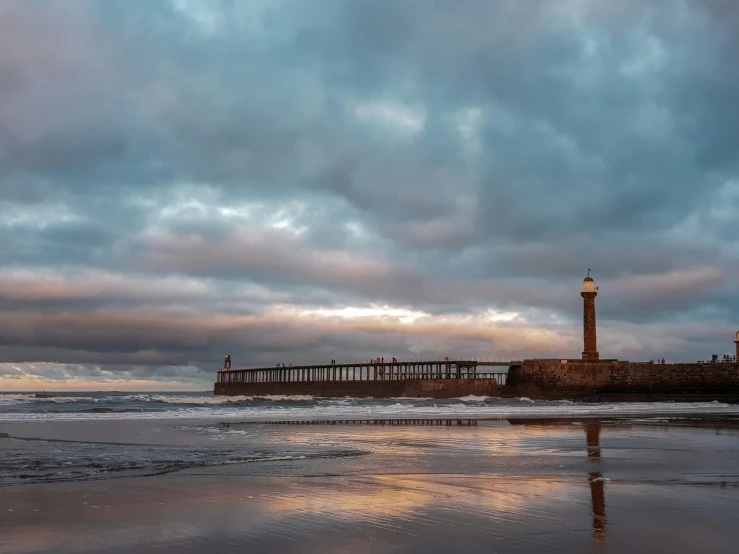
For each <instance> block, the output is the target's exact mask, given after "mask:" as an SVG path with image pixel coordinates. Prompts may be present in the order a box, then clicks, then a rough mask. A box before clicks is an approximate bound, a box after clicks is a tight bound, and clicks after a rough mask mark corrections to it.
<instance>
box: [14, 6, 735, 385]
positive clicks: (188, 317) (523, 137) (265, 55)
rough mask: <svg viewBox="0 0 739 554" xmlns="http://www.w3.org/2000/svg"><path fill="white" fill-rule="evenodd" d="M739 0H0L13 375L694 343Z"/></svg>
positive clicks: (179, 380) (705, 314) (725, 317)
mask: <svg viewBox="0 0 739 554" xmlns="http://www.w3.org/2000/svg"><path fill="white" fill-rule="evenodd" d="M737 37H739V9H738V8H737V7H736V5H735V3H734V2H728V1H716V2H679V1H671V0H666V1H656V0H654V1H647V2H643V1H642V2H636V1H631V0H625V1H623V2H613V1H610V0H609V1H605V0H603V1H601V0H595V1H592V2H582V1H579V0H563V1H557V2H554V1H551V2H550V1H543V0H532V1H527V2H510V1H489V0H485V1H482V0H469V1H462V2H458V1H457V2H452V1H441V2H411V1H405V0H375V1H372V2H365V1H356V2H355V1H351V0H347V1H346V2H335V1H333V0H326V1H324V0H313V1H311V2H303V1H298V0H280V1H274V0H269V1H267V0H253V1H245V2H232V1H227V0H223V1H218V0H168V1H167V0H147V1H146V2H135V1H126V0H110V1H106V2H98V1H92V0H57V1H55V0H39V1H33V2H30V1H26V0H5V1H4V2H2V3H1V4H0V254H1V255H2V256H1V257H0V304H1V305H2V316H3V317H2V318H0V389H2V390H21V389H28V390H31V389H33V390H38V389H43V388H46V389H49V390H51V389H55V388H67V389H68V390H69V389H71V388H73V389H77V390H79V389H90V388H91V389H99V388H106V389H117V390H120V389H126V388H142V389H143V388H146V389H180V388H193V389H205V388H207V387H208V386H209V385H210V383H211V382H212V381H213V379H214V372H215V370H217V369H218V368H219V367H220V365H221V363H222V359H223V356H224V354H225V353H230V354H231V356H232V358H233V360H234V365H235V366H247V365H256V364H265V365H274V364H276V363H298V362H301V363H303V362H304V363H308V362H327V361H328V360H330V359H337V360H339V361H347V362H349V361H354V360H365V359H370V358H373V357H378V356H385V357H392V356H396V357H404V358H410V357H423V358H430V357H436V356H439V357H444V356H486V357H491V356H492V357H501V358H506V357H548V356H552V357H576V356H579V354H580V351H581V350H582V343H581V334H582V329H581V326H582V319H581V311H580V310H581V302H582V300H581V298H580V296H579V288H580V284H581V282H582V278H583V277H584V276H585V274H586V271H587V268H592V269H593V275H594V277H595V279H596V281H597V283H598V285H599V287H600V294H599V296H598V300H597V309H598V324H599V345H598V346H599V350H600V352H601V356H602V357H604V358H622V359H634V360H643V359H647V360H648V359H653V358H656V357H658V356H660V357H665V358H667V359H668V360H678V359H690V360H693V359H706V358H709V357H710V355H711V354H713V353H717V354H723V353H725V352H731V351H732V349H733V344H732V343H731V341H732V340H733V333H734V331H736V329H737V328H739V296H738V295H737V292H736V291H737V290H739V286H738V285H739V283H737V275H738V274H739V272H737V266H738V265H739V263H738V262H739V248H738V247H737V244H739V243H738V242H737V234H739V226H737V224H736V221H737V214H738V213H739V167H738V166H739V156H737V146H739V131H738V130H739V105H738V104H737V102H736V98H739V72H737V71H736V68H735V62H736V55H737V52H739V38H737Z"/></svg>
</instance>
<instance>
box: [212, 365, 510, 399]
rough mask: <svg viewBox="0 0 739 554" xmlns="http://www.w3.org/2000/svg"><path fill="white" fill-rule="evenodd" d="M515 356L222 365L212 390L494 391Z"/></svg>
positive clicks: (430, 393) (458, 393) (446, 393)
mask: <svg viewBox="0 0 739 554" xmlns="http://www.w3.org/2000/svg"><path fill="white" fill-rule="evenodd" d="M517 364H520V361H506V362H480V361H471V360H424V361H417V360H414V361H390V362H384V361H383V362H369V363H368V362H364V363H353V364H327V365H300V366H287V367H285V366H275V367H257V368H249V369H233V370H231V369H224V370H221V371H219V372H218V378H217V381H216V384H215V394H217V395H232V396H233V395H253V396H261V395H268V394H284V395H311V396H356V397H375V398H383V397H396V396H398V397H399V396H409V397H431V398H450V397H457V396H467V395H481V396H495V395H497V394H498V387H501V386H504V385H505V382H506V376H507V373H506V372H501V371H490V370H491V369H495V368H496V366H504V367H506V368H508V367H511V366H515V365H517Z"/></svg>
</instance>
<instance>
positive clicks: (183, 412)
mask: <svg viewBox="0 0 739 554" xmlns="http://www.w3.org/2000/svg"><path fill="white" fill-rule="evenodd" d="M195 398H198V397H195ZM231 398H232V399H233V398H236V397H231ZM159 405H160V406H161V405H165V406H167V408H166V409H162V410H149V411H147V410H144V409H134V408H132V407H130V406H127V407H124V406H121V407H120V408H121V409H118V410H115V411H113V412H107V413H84V412H82V411H81V410H75V411H57V412H53V413H52V412H47V411H35V412H5V413H3V412H0V422H11V421H40V420H62V421H67V420H91V419H202V420H213V419H215V420H222V421H257V422H258V421H265V420H277V419H280V420H309V419H314V420H329V419H336V420H340V419H383V418H385V419H394V418H395V419H397V418H506V417H597V416H606V417H612V416H642V415H643V416H659V415H682V414H687V415H689V414H701V415H739V406H738V405H730V404H722V403H714V402H686V403H673V402H654V403H648V402H634V403H597V404H596V403H571V402H560V401H531V400H528V401H526V400H523V401H522V400H519V399H496V401H495V402H477V401H461V400H455V401H430V402H421V403H414V402H412V401H409V399H403V401H402V402H400V401H398V402H387V401H379V400H377V401H373V400H367V399H357V401H356V402H355V403H347V402H346V399H336V400H335V401H333V402H330V401H328V402H326V401H321V402H316V401H314V400H311V401H305V402H296V401H294V399H291V400H279V401H276V400H275V401H270V400H267V401H265V400H261V401H245V399H244V400H242V401H241V403H238V401H237V402H236V403H229V402H226V401H221V402H216V403H213V404H210V405H203V403H202V402H191V403H190V404H189V405H188V404H184V403H182V402H179V403H171V402H170V403H166V404H165V403H160V404H159ZM90 407H93V406H90Z"/></svg>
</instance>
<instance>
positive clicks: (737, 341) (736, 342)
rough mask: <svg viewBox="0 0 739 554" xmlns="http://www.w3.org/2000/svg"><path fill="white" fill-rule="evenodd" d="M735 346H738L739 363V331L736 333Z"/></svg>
mask: <svg viewBox="0 0 739 554" xmlns="http://www.w3.org/2000/svg"><path fill="white" fill-rule="evenodd" d="M734 344H736V361H737V362H739V331H737V332H736V339H735V340H734Z"/></svg>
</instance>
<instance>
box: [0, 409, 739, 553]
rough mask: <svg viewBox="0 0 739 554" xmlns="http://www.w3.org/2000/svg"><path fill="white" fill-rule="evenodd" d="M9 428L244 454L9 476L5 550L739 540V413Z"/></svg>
mask: <svg viewBox="0 0 739 554" xmlns="http://www.w3.org/2000/svg"><path fill="white" fill-rule="evenodd" d="M0 431H1V432H3V433H7V434H8V435H9V436H10V438H5V439H0V448H2V449H3V450H4V451H5V453H6V455H7V454H8V453H9V452H10V451H11V450H13V452H14V453H15V454H16V455H20V454H23V455H25V456H29V455H30V454H31V453H32V452H36V451H39V450H42V451H43V449H45V448H53V449H57V450H56V455H57V457H58V456H60V455H64V452H65V448H66V447H67V446H69V445H72V446H74V447H75V448H74V449H75V451H76V452H78V453H79V452H80V451H84V450H85V449H86V448H91V445H92V448H96V450H94V451H95V452H97V455H98V457H99V458H103V459H104V458H105V456H107V455H108V453H111V452H116V451H120V450H123V451H128V452H132V453H133V454H132V455H135V456H139V457H140V456H142V455H143V454H142V453H146V452H150V451H157V450H158V449H162V448H164V449H165V451H166V452H168V455H169V456H174V455H176V452H178V451H177V450H174V451H173V450H166V449H167V448H174V449H177V448H185V449H186V451H199V450H201V451H208V452H210V454H209V455H212V454H214V453H215V454H217V453H223V452H229V453H231V454H229V455H232V454H233V452H235V451H238V452H240V453H241V456H243V459H242V460H241V461H239V462H236V461H234V462H233V463H219V462H216V461H213V460H210V459H209V460H207V461H204V462H203V463H201V462H200V461H198V460H194V463H192V464H191V465H190V466H189V467H182V468H169V469H166V470H165V469H162V468H158V469H157V468H156V467H153V466H152V467H149V468H148V469H145V470H144V473H146V472H147V471H148V472H149V474H148V475H146V476H143V475H142V476H136V477H128V476H126V475H127V473H126V470H124V469H122V468H120V467H119V468H118V470H117V471H112V470H109V469H106V470H105V471H103V472H101V473H99V474H97V475H88V476H87V477H86V478H84V479H83V478H73V477H72V478H69V479H67V478H66V477H64V476H61V477H60V479H55V478H53V477H51V478H31V479H28V481H30V482H29V483H27V484H17V482H16V484H10V485H7V486H4V487H2V488H0V491H1V494H0V513H1V514H2V518H0V552H3V553H5V552H7V553H51V552H55V553H57V552H111V553H124V552H230V551H247V552H248V551H256V550H257V549H268V550H269V551H270V552H280V553H282V552H285V553H287V552H337V553H338V552H450V551H453V552H629V553H640V552H645V553H646V552H649V553H662V552H664V553H667V552H670V553H675V552H685V553H688V552H691V553H692V552H711V553H721V552H726V553H728V552H735V545H736V542H737V540H739V530H738V529H737V527H736V525H735V523H734V519H735V518H734V510H735V507H736V505H737V502H738V501H739V469H738V468H739V463H737V462H738V461H739V429H737V422H736V421H735V420H734V419H733V418H731V417H723V418H720V419H715V418H714V419H710V418H704V419H700V418H696V417H691V418H678V419H675V418H672V419H665V418H662V419H660V418H656V417H646V418H634V417H631V418H625V419H624V418H588V419H551V418H550V419H539V418H526V419H521V418H518V419H492V420H472V419H470V420H456V419H454V420H452V419H437V420H417V421H414V422H413V423H411V422H407V421H397V422H395V423H384V424H376V423H369V422H364V423H356V424H310V425H308V424H306V423H299V422H291V423H289V424H254V423H242V424H240V423H237V422H231V423H229V424H227V425H225V424H223V423H221V422H214V421H202V420H200V421H199V420H194V419H193V420H170V421H157V422H152V421H77V422H53V423H52V422H41V423H39V422H37V423H30V422H18V423H6V424H2V425H0ZM112 437H114V438H115V441H111V438H112ZM31 438H33V439H42V440H26V439H31ZM49 439H52V440H49ZM56 441H62V442H56ZM69 441H71V442H69ZM49 445H51V446H49ZM127 445H128V446H127ZM211 449H216V450H211ZM70 455H71V454H70ZM111 455H112V454H111ZM147 455H149V456H150V457H151V454H147ZM5 459H6V462H7V460H8V458H7V456H6V458H5ZM69 459H70V460H71V459H72V458H69ZM123 461H125V460H123ZM155 461H156V460H155ZM119 462H120V463H122V461H121V460H119V461H118V462H117V463H119ZM75 463H79V462H75ZM139 469H140V468H139ZM134 470H136V468H131V471H134ZM153 473H160V474H158V475H154V474H153ZM111 477H115V478H111ZM6 478H8V475H6ZM44 479H46V480H44Z"/></svg>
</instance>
